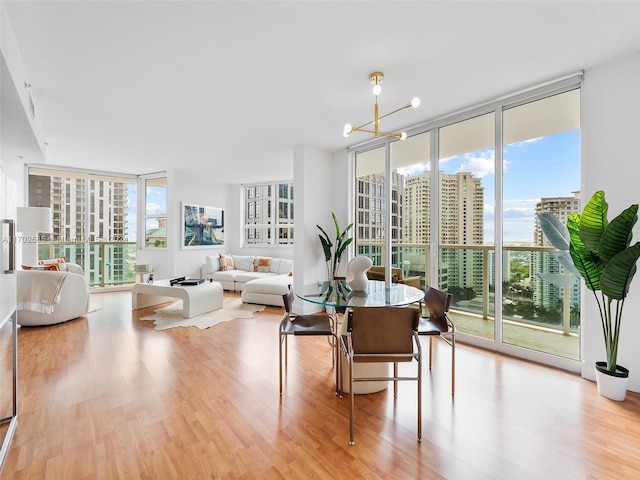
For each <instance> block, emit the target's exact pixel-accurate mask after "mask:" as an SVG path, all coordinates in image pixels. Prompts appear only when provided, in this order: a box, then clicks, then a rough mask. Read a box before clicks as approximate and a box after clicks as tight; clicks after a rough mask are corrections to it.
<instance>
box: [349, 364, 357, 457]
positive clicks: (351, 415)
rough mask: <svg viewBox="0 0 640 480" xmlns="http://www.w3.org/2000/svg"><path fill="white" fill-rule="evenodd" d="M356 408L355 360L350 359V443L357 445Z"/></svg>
mask: <svg viewBox="0 0 640 480" xmlns="http://www.w3.org/2000/svg"><path fill="white" fill-rule="evenodd" d="M354 410H355V394H354V392H353V361H351V360H350V361H349V445H355V444H356V442H355V440H354V439H353V415H354Z"/></svg>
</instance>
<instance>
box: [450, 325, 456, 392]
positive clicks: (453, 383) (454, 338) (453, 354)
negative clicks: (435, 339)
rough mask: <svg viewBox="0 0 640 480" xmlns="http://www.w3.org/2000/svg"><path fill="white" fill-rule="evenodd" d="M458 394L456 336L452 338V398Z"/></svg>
mask: <svg viewBox="0 0 640 480" xmlns="http://www.w3.org/2000/svg"><path fill="white" fill-rule="evenodd" d="M455 393H456V336H455V335H452V336H451V396H453V395H455Z"/></svg>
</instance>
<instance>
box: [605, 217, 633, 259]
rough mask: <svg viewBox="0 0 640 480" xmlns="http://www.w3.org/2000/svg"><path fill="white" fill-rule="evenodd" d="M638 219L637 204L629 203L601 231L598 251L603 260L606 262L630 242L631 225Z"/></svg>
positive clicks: (631, 235)
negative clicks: (627, 206) (629, 204)
mask: <svg viewBox="0 0 640 480" xmlns="http://www.w3.org/2000/svg"><path fill="white" fill-rule="evenodd" d="M637 221H638V205H631V206H630V207H629V208H627V209H625V210H623V211H622V212H621V213H620V214H619V215H618V216H617V217H616V218H614V219H613V220H612V221H611V223H609V225H607V228H605V229H604V232H603V233H602V238H601V239H600V245H599V247H598V253H599V255H600V258H601V259H602V260H603V261H604V262H608V261H609V260H610V259H611V258H612V257H613V256H614V255H616V254H617V253H618V252H621V251H623V250H624V249H625V248H627V247H628V246H629V245H630V244H631V238H632V237H633V226H634V225H635V224H636V222H637Z"/></svg>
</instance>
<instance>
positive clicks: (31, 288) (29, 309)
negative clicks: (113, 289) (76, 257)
mask: <svg viewBox="0 0 640 480" xmlns="http://www.w3.org/2000/svg"><path fill="white" fill-rule="evenodd" d="M17 275H18V324H20V325H24V326H38V325H53V324H56V323H61V322H66V321H68V320H72V319H74V318H77V317H79V316H81V315H84V314H85V313H87V310H88V309H89V298H90V297H89V284H88V283H87V280H86V279H85V277H84V273H83V270H82V267H80V266H79V265H75V264H73V263H68V264H67V271H66V272H56V271H42V270H18V272H17Z"/></svg>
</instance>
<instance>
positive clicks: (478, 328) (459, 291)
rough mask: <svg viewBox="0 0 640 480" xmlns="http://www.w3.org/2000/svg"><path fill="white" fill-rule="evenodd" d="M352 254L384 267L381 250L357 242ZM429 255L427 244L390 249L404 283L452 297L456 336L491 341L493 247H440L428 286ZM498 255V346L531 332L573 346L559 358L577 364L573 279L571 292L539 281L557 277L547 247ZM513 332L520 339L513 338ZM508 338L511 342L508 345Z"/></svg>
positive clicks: (576, 297)
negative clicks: (409, 280) (418, 282)
mask: <svg viewBox="0 0 640 480" xmlns="http://www.w3.org/2000/svg"><path fill="white" fill-rule="evenodd" d="M356 249H357V250H356V251H357V254H358V255H367V256H369V257H370V258H371V259H372V260H373V263H374V264H375V265H383V264H384V259H385V258H386V254H385V247H384V245H382V244H380V243H364V242H358V244H357V246H356ZM430 249H431V245H430V244H393V245H392V252H391V258H392V264H393V266H394V267H398V268H401V269H402V271H403V276H405V277H413V276H420V277H421V278H422V287H423V288H424V286H425V285H427V284H430V283H432V284H434V285H438V286H439V288H441V289H443V290H446V291H449V292H450V293H452V294H453V304H452V313H453V315H454V317H459V318H460V324H459V325H458V331H461V332H462V333H468V334H470V335H475V336H481V337H484V338H490V339H493V337H494V333H493V332H494V320H495V308H496V306H495V302H496V299H495V281H496V278H498V276H497V275H496V272H495V248H494V246H492V245H452V244H442V245H439V247H438V256H439V273H438V275H439V278H438V279H437V281H433V282H431V281H430V279H429V261H430V251H431V250H430ZM502 250H503V259H502V275H500V276H499V277H500V278H501V281H502V298H501V299H498V303H499V308H500V309H501V318H502V321H503V340H504V341H505V342H507V343H513V342H519V341H518V340H517V339H518V338H522V335H521V331H522V329H523V328H524V329H526V331H528V332H529V334H528V336H529V338H531V336H532V335H534V332H535V334H536V335H537V334H538V332H542V333H545V332H546V333H547V334H553V335H555V336H558V335H560V336H564V337H565V338H567V341H569V342H570V343H571V344H572V345H575V346H571V347H570V348H568V349H569V350H571V351H572V352H573V353H569V354H568V355H563V356H568V358H577V355H578V353H577V352H578V350H577V349H578V346H577V344H578V342H577V340H576V338H577V334H578V332H579V327H580V311H579V306H580V288H579V287H580V283H579V281H578V279H577V277H576V282H575V283H574V286H573V288H560V287H558V286H556V285H553V284H551V283H548V282H546V281H544V280H542V279H541V278H540V277H539V276H538V273H555V274H558V273H562V271H561V270H562V269H561V267H560V266H559V264H558V263H557V261H556V260H555V257H554V256H553V252H554V251H555V249H554V248H552V247H534V246H503V248H502ZM512 327H513V328H512ZM516 327H517V328H516ZM514 329H515V330H514ZM516 331H517V332H520V333H517V334H516V333H513V332H516ZM512 334H513V338H514V340H513V342H512V341H511V340H510V339H509V338H510V337H509V336H510V335H512ZM569 337H572V338H571V339H569ZM542 350H544V347H543V348H542ZM560 350H567V348H565V347H562V348H560Z"/></svg>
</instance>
